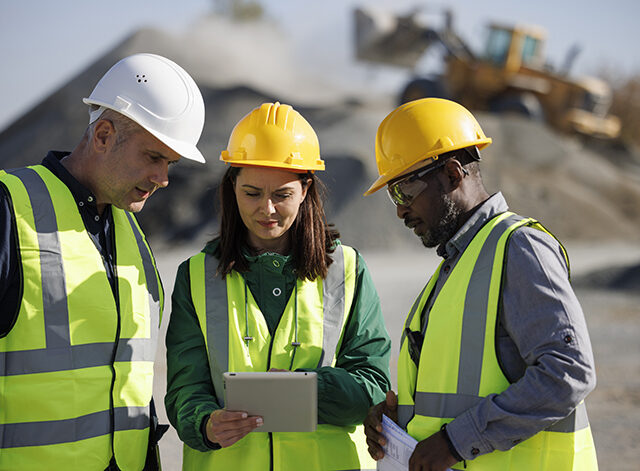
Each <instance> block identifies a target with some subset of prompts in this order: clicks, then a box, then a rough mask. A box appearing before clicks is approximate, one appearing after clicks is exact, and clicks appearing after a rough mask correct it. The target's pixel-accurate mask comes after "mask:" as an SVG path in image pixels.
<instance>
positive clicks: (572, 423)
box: [547, 402, 589, 433]
mask: <svg viewBox="0 0 640 471" xmlns="http://www.w3.org/2000/svg"><path fill="white" fill-rule="evenodd" d="M588 426H589V418H588V417H587V408H586V406H585V405H584V402H581V403H580V404H578V407H576V409H575V410H574V411H573V412H572V413H571V414H569V415H568V416H567V417H565V418H564V419H562V420H559V421H557V422H556V423H555V424H553V425H552V426H551V427H548V428H547V431H549V432H560V433H571V432H575V431H576V430H582V429H584V428H587V427H588Z"/></svg>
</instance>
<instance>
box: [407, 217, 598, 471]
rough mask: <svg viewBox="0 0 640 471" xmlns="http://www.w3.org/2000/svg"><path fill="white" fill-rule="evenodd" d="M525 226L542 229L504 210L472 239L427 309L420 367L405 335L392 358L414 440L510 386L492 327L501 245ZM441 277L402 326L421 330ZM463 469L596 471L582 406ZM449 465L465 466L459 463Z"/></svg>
mask: <svg viewBox="0 0 640 471" xmlns="http://www.w3.org/2000/svg"><path fill="white" fill-rule="evenodd" d="M524 225H528V226H532V227H535V228H537V229H540V230H543V231H545V232H547V231H546V229H544V228H543V227H542V226H541V225H540V224H539V223H537V222H536V221H534V220H532V219H524V218H522V217H520V216H517V215H515V214H513V213H503V214H501V215H498V216H496V217H495V218H493V219H492V220H491V221H489V222H488V223H487V224H485V226H484V227H483V228H482V229H481V230H480V231H479V232H478V234H477V235H476V236H475V237H474V239H473V240H472V241H471V243H470V244H469V247H468V248H467V249H466V250H465V251H464V253H463V254H462V256H461V258H460V260H459V261H458V263H457V264H456V266H455V267H454V269H453V271H452V272H451V274H450V275H449V278H448V280H447V281H446V282H445V284H444V285H443V287H442V289H441V291H440V293H439V294H438V296H437V298H436V300H435V302H434V304H433V306H432V308H431V310H430V311H429V318H428V324H427V329H426V332H425V338H424V343H423V347H422V351H421V354H420V363H419V364H420V368H419V369H418V368H417V367H416V365H415V363H414V362H413V360H411V358H410V355H409V349H408V340H407V339H406V338H405V337H403V339H402V343H401V350H400V357H399V359H398V404H399V408H398V419H399V422H400V425H401V426H403V427H405V428H406V430H407V431H408V433H409V434H410V435H411V436H413V437H414V438H415V439H416V440H419V441H420V440H423V439H425V438H427V437H428V436H430V435H432V434H434V433H436V432H437V431H438V430H440V428H441V426H442V425H443V424H445V423H448V422H450V421H451V420H452V419H453V418H455V417H457V416H458V415H460V414H461V413H462V412H464V411H465V410H466V409H468V408H470V407H473V406H474V405H475V404H477V403H478V402H479V401H480V400H481V399H482V398H483V397H486V396H487V395H489V394H493V393H500V392H502V391H504V390H505V389H507V387H509V381H508V379H507V378H506V377H505V375H504V373H503V372H502V369H501V368H500V365H499V363H498V359H497V355H496V350H495V328H496V322H497V315H498V304H499V301H500V294H501V287H502V272H503V266H504V255H505V253H506V249H507V242H508V240H509V237H510V235H511V234H512V233H513V231H514V230H516V229H517V228H519V227H522V226H524ZM563 250H564V249H563ZM565 257H566V253H565ZM439 272H440V267H439V268H438V270H437V271H436V273H435V274H434V275H433V276H432V278H431V280H430V281H429V283H428V284H427V286H426V287H425V289H424V290H423V292H422V294H421V295H420V297H419V298H418V299H417V300H416V302H415V304H414V306H413V307H412V309H411V312H410V313H409V316H408V318H407V321H406V323H405V327H408V328H410V329H411V330H413V331H420V330H421V325H420V324H421V319H420V317H421V316H420V313H421V312H422V310H423V308H424V306H425V304H426V302H427V300H428V298H429V295H430V293H431V291H432V290H433V288H434V286H435V283H436V280H437V279H438V274H439ZM489 275H490V276H489ZM416 314H417V315H416ZM452 339H461V340H459V341H457V340H452ZM466 465H467V466H466V470H467V471H485V470H486V471H489V470H491V471H506V470H518V471H528V470H530V471H540V470H549V471H592V470H597V469H598V465H597V461H596V454H595V448H594V445H593V438H592V436H591V429H590V427H589V421H588V419H587V415H586V409H585V407H584V403H581V404H580V405H579V406H578V408H577V409H576V410H575V411H574V412H573V413H572V414H571V415H569V416H568V417H567V418H565V419H563V420H561V421H559V422H557V423H556V424H554V425H553V426H551V427H549V428H548V429H547V430H545V431H542V432H540V433H538V434H536V435H535V436H533V437H531V438H529V439H528V440H525V441H523V442H521V443H520V444H518V445H515V446H514V447H513V448H512V449H511V450H508V451H504V452H503V451H494V452H492V453H487V454H485V455H482V456H479V457H478V458H476V459H474V460H472V461H467V463H466ZM453 468H454V469H465V468H463V465H462V463H458V465H456V466H454V467H453Z"/></svg>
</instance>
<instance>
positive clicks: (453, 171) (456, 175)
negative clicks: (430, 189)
mask: <svg viewBox="0 0 640 471" xmlns="http://www.w3.org/2000/svg"><path fill="white" fill-rule="evenodd" d="M444 173H445V175H446V176H447V182H448V183H449V185H451V188H452V189H456V188H458V187H459V186H460V185H461V184H462V179H463V178H464V177H465V175H468V174H469V173H468V172H467V171H466V170H465V169H464V168H463V167H462V164H461V163H460V162H458V161H457V160H456V159H450V160H449V161H448V162H447V163H446V164H445V165H444Z"/></svg>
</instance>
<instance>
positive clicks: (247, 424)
mask: <svg viewBox="0 0 640 471" xmlns="http://www.w3.org/2000/svg"><path fill="white" fill-rule="evenodd" d="M263 423H264V421H263V419H262V417H259V416H251V417H248V418H246V419H242V420H234V421H228V422H217V423H215V422H213V423H212V422H211V421H209V423H208V424H207V427H208V428H209V429H210V430H211V433H212V434H214V435H215V436H216V437H220V436H221V435H222V434H224V433H234V432H235V431H237V430H242V429H248V430H249V431H251V430H253V429H254V428H256V427H261V426H262V424H263Z"/></svg>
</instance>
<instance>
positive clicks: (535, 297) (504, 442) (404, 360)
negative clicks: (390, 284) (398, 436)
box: [365, 98, 597, 471]
mask: <svg viewBox="0 0 640 471" xmlns="http://www.w3.org/2000/svg"><path fill="white" fill-rule="evenodd" d="M490 143H491V139H490V138H488V137H486V136H485V134H484V132H483V131H482V129H481V128H480V125H479V124H478V122H477V121H476V119H475V118H474V117H473V115H471V113H469V111H468V110H466V109H465V108H463V107H462V106H460V105H459V104H457V103H455V102H452V101H448V100H442V99H437V98H425V99H421V100H416V101H413V102H409V103H406V104H404V105H402V106H400V107H399V108H397V109H396V110H394V111H393V112H391V113H390V114H389V115H388V116H387V117H386V118H385V120H384V121H383V122H382V124H381V125H380V127H379V128H378V133H377V136H376V161H377V165H378V171H379V174H380V177H379V178H378V180H377V181H376V182H375V183H374V184H373V185H372V186H371V188H369V190H368V191H367V192H366V193H365V195H369V194H371V193H373V192H375V191H378V190H379V189H381V188H382V187H384V186H385V185H386V186H387V191H388V193H389V196H390V198H391V200H392V201H393V203H394V204H395V205H396V211H397V215H398V217H399V218H401V219H403V220H404V223H405V225H406V226H407V227H409V228H410V229H413V231H414V232H415V234H416V235H417V236H418V237H419V238H420V239H421V240H422V243H423V245H424V246H425V247H428V248H432V247H437V252H438V255H440V256H441V257H442V258H443V260H442V263H441V264H440V266H439V267H438V269H437V270H436V272H435V273H434V274H433V275H432V276H431V278H430V280H429V282H428V283H427V285H426V287H425V288H424V290H423V291H422V293H421V294H420V295H419V297H418V298H417V299H416V301H415V303H414V305H413V307H412V308H411V311H410V313H409V315H408V317H407V320H406V322H405V326H404V327H405V328H404V331H403V335H402V342H401V350H400V356H399V359H398V394H397V396H396V394H395V393H393V392H392V391H390V392H388V393H387V398H386V401H385V402H382V403H380V404H378V405H376V406H374V407H372V408H371V410H370V412H369V415H368V417H367V419H366V420H365V433H366V435H367V444H368V446H369V452H370V454H371V456H372V457H374V458H375V459H381V458H382V457H383V456H384V451H383V446H385V445H386V438H385V436H384V434H383V433H382V426H381V419H382V414H385V415H387V416H388V417H389V418H391V419H392V420H394V421H395V422H396V423H398V425H400V426H401V427H402V428H404V429H405V430H406V431H407V432H408V433H409V435H411V436H413V437H414V438H415V439H416V440H418V445H417V446H416V448H415V450H414V451H413V454H412V456H411V458H410V461H409V469H410V470H412V471H414V470H446V469H447V468H452V469H466V470H468V471H474V470H492V471H495V470H511V469H514V470H519V471H522V470H525V471H527V470H532V471H533V470H553V471H564V470H573V471H578V470H580V471H584V470H596V469H597V461H596V454H595V448H594V445H593V439H592V436H591V430H590V427H589V421H588V419H587V414H586V409H585V406H584V402H583V400H584V398H585V397H586V396H587V394H589V392H591V390H593V388H594V387H595V368H594V362H593V353H592V351H591V344H590V340H589V335H588V332H587V327H586V323H585V319H584V315H583V312H582V309H581V307H580V304H579V302H578V300H577V299H576V296H575V294H574V292H573V289H572V288H571V285H570V282H569V262H568V258H567V254H566V251H565V249H564V247H563V246H562V244H561V243H560V242H559V241H558V240H557V239H556V238H555V237H554V236H553V235H552V234H551V233H550V232H549V231H548V230H547V229H546V228H545V227H544V226H542V225H541V224H540V223H539V222H537V221H535V220H533V219H531V218H525V217H522V216H519V215H517V214H515V213H512V212H510V211H509V209H508V206H507V202H506V201H505V199H504V197H503V196H502V194H501V193H496V194H494V195H489V193H487V191H486V189H485V187H484V184H483V181H482V176H481V173H480V165H479V162H480V160H481V157H480V150H482V149H483V148H485V147H487V146H488V145H489V144H490Z"/></svg>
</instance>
